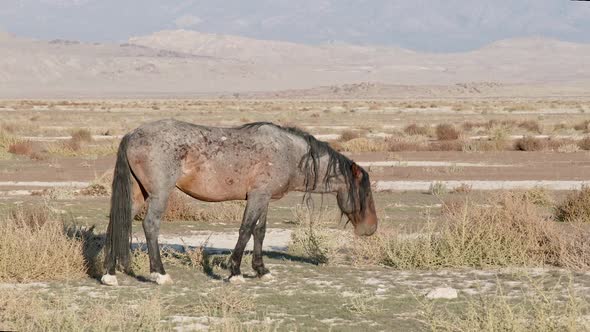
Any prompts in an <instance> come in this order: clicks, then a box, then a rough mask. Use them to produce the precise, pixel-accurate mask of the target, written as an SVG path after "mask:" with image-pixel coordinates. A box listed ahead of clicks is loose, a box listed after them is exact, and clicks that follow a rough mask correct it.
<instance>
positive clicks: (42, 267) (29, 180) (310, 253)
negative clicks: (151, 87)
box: [0, 87, 590, 331]
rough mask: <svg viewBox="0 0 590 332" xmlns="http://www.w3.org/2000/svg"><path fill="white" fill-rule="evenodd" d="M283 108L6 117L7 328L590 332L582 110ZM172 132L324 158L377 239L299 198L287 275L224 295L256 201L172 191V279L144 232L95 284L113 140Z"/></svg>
mask: <svg viewBox="0 0 590 332" xmlns="http://www.w3.org/2000/svg"><path fill="white" fill-rule="evenodd" d="M357 88H358V87H357ZM463 88H464V87H463ZM332 92H333V91H332ZM276 97H277V95H276V94H272V95H266V96H262V95H252V96H242V97H241V98H240V97H238V96H234V97H226V98H211V99H133V100H124V99H109V100H102V99H97V100H87V99H84V100H57V99H55V100H2V101H0V211H2V212H1V216H2V223H1V225H2V226H0V234H2V236H1V237H2V243H0V295H1V296H0V329H9V330H10V329H14V330H105V329H106V330H166V331H167V330H176V331H193V330H212V331H242V330H245V331H308V330H316V331H358V330H360V329H363V330H366V331H426V330H431V331H476V330H477V331H480V330H485V331H496V330H509V331H528V330H539V331H540V330H545V331H562V330H571V331H574V330H580V331H581V330H588V329H590V306H589V299H590V274H589V273H588V267H589V266H590V247H589V246H588V244H587V239H588V238H587V236H589V235H590V230H589V229H588V227H586V226H587V225H588V222H590V211H589V208H588V206H590V189H589V188H590V187H586V186H589V185H590V115H589V114H590V99H589V98H587V97H583V96H581V97H580V96H573V97H563V96H561V97H554V98H541V97H511V98H502V97H489V98H481V97H477V96H476V97H470V98H458V97H449V98H424V97H421V98H409V97H408V98H403V99H386V98H380V99H370V98H368V99H365V100H363V99H338V95H336V96H334V95H331V96H330V98H325V99H321V98H317V95H313V97H316V99H314V98H295V97H294V95H293V92H284V93H283V94H279V97H283V99H274V98H276ZM162 118H175V119H178V120H184V121H189V122H192V123H197V124H203V125H212V126H238V125H241V124H244V123H248V122H253V121H272V122H274V123H277V124H280V125H283V126H296V127H298V128H301V129H303V130H306V131H308V132H310V133H311V134H313V135H315V136H316V137H317V138H318V139H322V140H325V141H328V142H330V144H331V145H332V146H333V147H334V148H335V149H337V150H338V151H340V152H342V153H344V154H346V155H347V156H349V157H350V158H351V159H353V160H355V161H356V162H357V163H358V164H359V165H361V166H363V167H364V168H365V169H366V170H367V171H368V172H369V174H370V178H371V181H372V188H373V192H374V197H375V202H376V206H377V210H378V215H379V222H380V224H379V229H378V231H377V233H376V234H375V235H374V236H372V237H369V238H359V237H356V236H354V235H353V232H352V228H351V226H350V225H346V223H345V221H344V220H343V219H341V218H339V216H340V215H339V213H338V212H337V207H336V204H335V200H334V198H333V197H332V196H331V195H324V196H319V195H318V196H317V197H314V202H315V203H314V204H313V206H314V208H313V210H310V209H309V208H308V207H306V205H304V204H302V195H301V194H300V193H291V194H289V195H288V196H287V197H285V198H283V199H281V200H278V201H274V202H272V203H271V207H270V211H269V217H268V218H269V227H268V230H267V236H266V240H265V245H264V255H265V261H266V265H267V267H268V268H269V269H270V270H271V271H272V274H273V276H274V279H272V280H261V279H258V278H256V277H254V275H255V274H254V273H253V271H252V270H251V269H250V261H251V255H250V254H247V255H246V256H245V258H244V261H243V264H242V270H243V272H244V273H246V277H247V278H246V282H245V283H241V284H233V283H228V282H225V281H224V279H225V277H227V275H228V271H227V270H226V260H227V257H228V254H229V253H230V252H231V250H232V249H233V246H234V245H235V241H236V239H237V235H238V228H239V223H240V219H241V213H242V209H243V207H244V204H243V203H242V202H226V203H203V202H198V201H196V200H193V199H191V198H188V197H187V196H185V195H184V194H182V193H180V192H178V193H175V195H174V197H173V198H172V199H171V202H170V203H169V209H168V211H167V214H166V216H165V220H164V221H163V223H162V229H161V234H160V243H161V245H162V251H163V255H164V257H165V258H164V260H165V262H164V264H165V265H166V267H167V270H168V273H169V274H170V275H171V276H172V278H173V280H174V283H173V284H171V285H165V286H158V285H156V284H155V283H152V282H150V281H147V275H148V274H149V266H148V260H147V254H146V251H145V246H144V245H143V243H144V242H145V238H144V237H143V231H142V228H141V221H139V220H136V221H134V225H133V248H134V251H133V253H134V254H133V268H134V272H135V274H136V275H135V276H126V275H124V274H123V273H119V274H118V275H119V282H120V286H119V287H107V286H103V285H101V284H100V282H99V278H100V275H101V273H102V270H101V268H100V264H101V260H102V256H101V255H102V252H101V250H102V246H103V244H104V232H105V230H106V225H107V223H108V214H109V204H110V201H109V199H110V196H109V195H110V181H111V180H112V171H113V167H114V163H115V153H116V151H117V146H118V142H119V140H120V138H121V137H122V135H124V134H125V133H126V132H128V131H130V130H132V129H133V128H135V127H137V126H138V125H140V124H142V123H146V122H149V121H152V120H157V119H162ZM251 246H252V243H251V242H250V243H249V246H248V248H249V250H250V249H251ZM51 248H52V249H51Z"/></svg>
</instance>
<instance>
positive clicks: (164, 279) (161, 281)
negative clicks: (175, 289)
mask: <svg viewBox="0 0 590 332" xmlns="http://www.w3.org/2000/svg"><path fill="white" fill-rule="evenodd" d="M150 279H151V280H152V281H153V282H155V283H156V284H158V285H166V284H171V283H172V278H170V275H169V274H159V273H158V272H152V274H150Z"/></svg>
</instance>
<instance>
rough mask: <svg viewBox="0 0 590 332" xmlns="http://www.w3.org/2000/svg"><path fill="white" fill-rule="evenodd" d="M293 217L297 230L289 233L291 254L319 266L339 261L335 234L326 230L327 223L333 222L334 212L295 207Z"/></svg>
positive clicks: (300, 206)
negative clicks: (307, 259)
mask: <svg viewBox="0 0 590 332" xmlns="http://www.w3.org/2000/svg"><path fill="white" fill-rule="evenodd" d="M293 216H294V219H295V223H296V224H297V228H296V229H295V230H294V231H293V233H291V242H290V244H289V252H290V253H291V254H294V255H299V256H303V257H308V258H310V259H311V260H313V261H314V262H316V263H319V264H326V263H328V262H335V261H337V260H338V259H339V257H340V256H339V255H338V253H337V252H338V250H339V239H338V236H336V234H337V233H335V232H336V231H332V230H329V229H328V225H329V223H330V222H333V220H334V216H335V215H334V211H332V210H328V209H325V208H323V209H318V210H317V211H313V210H311V209H310V208H309V207H307V206H306V205H297V206H296V207H295V208H294V209H293Z"/></svg>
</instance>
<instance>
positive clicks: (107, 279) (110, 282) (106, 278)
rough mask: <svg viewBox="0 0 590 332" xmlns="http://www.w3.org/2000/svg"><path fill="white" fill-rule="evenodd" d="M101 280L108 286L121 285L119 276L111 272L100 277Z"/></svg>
mask: <svg viewBox="0 0 590 332" xmlns="http://www.w3.org/2000/svg"><path fill="white" fill-rule="evenodd" d="M100 282H101V283H102V284H103V285H107V286H119V282H118V281H117V277H116V276H114V275H110V274H105V275H103V276H102V278H100Z"/></svg>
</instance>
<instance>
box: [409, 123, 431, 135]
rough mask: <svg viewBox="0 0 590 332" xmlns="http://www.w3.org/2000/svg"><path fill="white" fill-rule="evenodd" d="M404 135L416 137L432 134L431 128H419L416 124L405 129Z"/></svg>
mask: <svg viewBox="0 0 590 332" xmlns="http://www.w3.org/2000/svg"><path fill="white" fill-rule="evenodd" d="M404 133H406V134H408V135H411V136H415V135H422V136H428V135H429V134H430V127H429V126H418V125H417V124H415V123H412V124H410V125H408V126H407V127H405V128H404Z"/></svg>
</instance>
